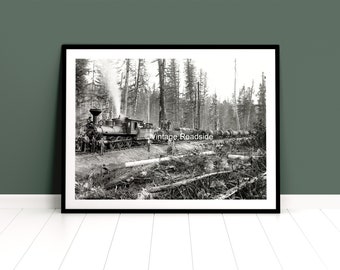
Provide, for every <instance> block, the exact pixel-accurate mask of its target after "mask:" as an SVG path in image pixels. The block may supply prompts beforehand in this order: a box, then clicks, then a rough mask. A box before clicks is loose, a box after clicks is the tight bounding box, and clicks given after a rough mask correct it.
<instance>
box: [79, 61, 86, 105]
mask: <svg viewBox="0 0 340 270" xmlns="http://www.w3.org/2000/svg"><path fill="white" fill-rule="evenodd" d="M88 63H89V60H87V59H77V60H76V106H79V105H80V104H81V102H83V100H84V97H85V87H86V85H87V83H88V82H87V80H86V75H87V74H88V72H89V67H88Z"/></svg>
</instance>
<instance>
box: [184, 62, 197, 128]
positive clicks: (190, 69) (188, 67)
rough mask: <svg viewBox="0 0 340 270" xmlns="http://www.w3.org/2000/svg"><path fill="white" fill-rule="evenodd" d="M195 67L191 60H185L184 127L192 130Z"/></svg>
mask: <svg viewBox="0 0 340 270" xmlns="http://www.w3.org/2000/svg"><path fill="white" fill-rule="evenodd" d="M195 70H196V68H195V66H194V64H193V62H192V60H191V59H187V60H186V61H185V63H184V72H185V101H186V102H185V109H184V123H185V126H186V127H189V128H194V123H195V109H196V104H195V102H196V100H195V88H196V77H195Z"/></svg>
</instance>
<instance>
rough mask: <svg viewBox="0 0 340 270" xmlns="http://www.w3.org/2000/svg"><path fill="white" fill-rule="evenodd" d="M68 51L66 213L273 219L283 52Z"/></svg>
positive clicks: (109, 48) (213, 48) (271, 47)
mask: <svg viewBox="0 0 340 270" xmlns="http://www.w3.org/2000/svg"><path fill="white" fill-rule="evenodd" d="M63 53H64V60H65V62H64V88H65V89H64V94H65V162H66V163H65V164H66V168H65V169H66V170H65V183H64V202H63V203H64V207H65V209H64V211H67V210H73V211H77V210H86V209H88V210H103V211H105V210H106V211H110V210H112V211H124V210H127V211H132V210H138V211H142V212H143V211H151V210H155V211H157V210H158V211H162V210H166V211H171V210H173V211H176V210H188V211H191V210H192V211H199V210H202V211H209V210H211V211H214V210H215V211H225V212H228V211H235V212H238V211H239V212H242V211H247V210H248V211H278V188H279V187H278V185H279V181H278V173H277V172H278V166H277V164H278V163H277V161H278V157H277V155H278V153H277V152H278V148H277V143H276V141H277V129H278V127H277V124H278V123H277V122H278V110H277V106H278V104H277V100H278V60H279V57H278V53H279V52H278V46H276V45H263V46H260V45H257V46H256V45H255V46H251V45H249V46H227V45H225V46H223V45H221V46H194V45H191V46H175V45H173V46H156V45H152V46H151V45H150V46H147V45H143V46H138V45H135V46H126V47H124V46H123V45H121V46H114V45H112V46H109V45H106V46H105V45H103V46H102V47H101V46H100V45H98V46H96V45H93V46H90V45H88V46H85V45H84V46H81V45H73V46H72V45H64V46H63Z"/></svg>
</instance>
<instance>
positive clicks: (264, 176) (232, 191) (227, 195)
mask: <svg viewBox="0 0 340 270" xmlns="http://www.w3.org/2000/svg"><path fill="white" fill-rule="evenodd" d="M260 179H267V174H266V173H262V174H260V175H259V176H256V177H253V178H251V179H250V180H244V181H243V182H241V183H240V184H239V185H238V186H236V187H233V188H231V189H228V190H227V192H226V193H224V194H222V195H219V196H217V197H215V198H214V200H226V199H228V198H230V197H231V196H233V195H234V194H235V193H236V192H238V191H239V190H241V189H242V188H244V187H246V186H247V185H248V184H253V183H255V182H256V181H258V180H260Z"/></svg>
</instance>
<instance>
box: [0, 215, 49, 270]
mask: <svg viewBox="0 0 340 270" xmlns="http://www.w3.org/2000/svg"><path fill="white" fill-rule="evenodd" d="M53 211H54V209H24V210H22V211H21V212H20V213H19V214H18V216H17V217H16V218H15V219H14V220H13V222H12V223H11V224H10V225H9V226H8V227H7V228H6V230H5V231H4V232H3V233H2V234H0V269H2V270H7V269H14V267H15V266H16V264H17V263H18V262H19V261H20V259H21V258H22V256H23V255H24V254H25V252H27V250H28V249H29V248H30V245H31V244H32V242H33V240H34V239H35V238H36V237H37V235H38V234H39V233H40V231H41V229H42V228H43V226H44V225H45V224H46V222H47V221H48V219H49V218H50V217H51V215H52V214H53Z"/></svg>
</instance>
